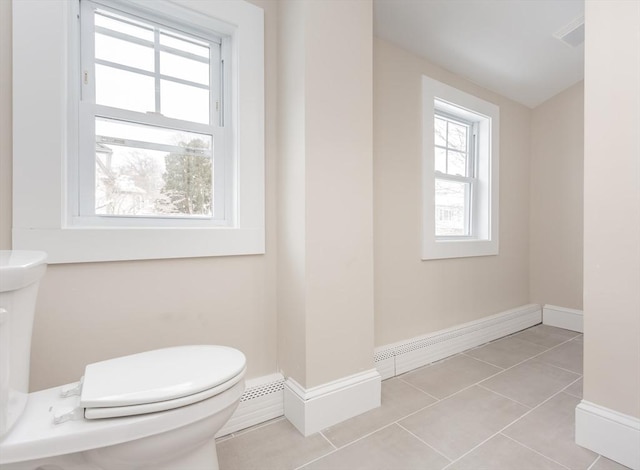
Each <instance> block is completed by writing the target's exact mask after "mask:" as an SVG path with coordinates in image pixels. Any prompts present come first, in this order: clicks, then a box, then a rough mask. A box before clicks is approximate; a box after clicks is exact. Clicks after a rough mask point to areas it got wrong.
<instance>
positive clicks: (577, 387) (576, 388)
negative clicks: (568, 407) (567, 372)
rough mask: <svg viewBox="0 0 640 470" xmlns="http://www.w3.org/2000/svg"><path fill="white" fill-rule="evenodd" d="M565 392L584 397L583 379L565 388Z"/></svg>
mask: <svg viewBox="0 0 640 470" xmlns="http://www.w3.org/2000/svg"><path fill="white" fill-rule="evenodd" d="M563 391H564V393H568V394H569V395H571V396H574V397H576V398H580V399H581V398H582V379H580V380H578V381H577V382H575V383H573V384H571V385H569V386H568V387H567V388H565V389H564V390H563Z"/></svg>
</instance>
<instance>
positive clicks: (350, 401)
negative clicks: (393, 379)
mask: <svg viewBox="0 0 640 470" xmlns="http://www.w3.org/2000/svg"><path fill="white" fill-rule="evenodd" d="M380 387H381V378H380V374H378V372H377V371H376V370H375V369H371V370H368V371H365V372H361V373H359V374H355V375H351V376H349V377H344V378H342V379H339V380H336V381H333V382H329V383H326V384H323V385H319V386H317V387H312V388H309V389H305V388H304V387H302V386H301V385H300V384H299V383H298V382H296V381H295V380H293V379H291V378H288V379H287V380H286V381H285V384H284V415H285V416H286V418H287V419H288V420H289V421H290V422H291V424H293V425H294V426H295V427H296V428H297V429H298V431H300V432H301V433H302V434H303V435H304V436H309V435H311V434H313V433H315V432H318V431H320V430H322V429H324V428H327V427H329V426H333V425H334V424H338V423H340V422H342V421H344V420H347V419H349V418H352V417H354V416H357V415H359V414H362V413H364V412H365V411H369V410H371V409H373V408H377V407H379V406H380V393H381V389H380Z"/></svg>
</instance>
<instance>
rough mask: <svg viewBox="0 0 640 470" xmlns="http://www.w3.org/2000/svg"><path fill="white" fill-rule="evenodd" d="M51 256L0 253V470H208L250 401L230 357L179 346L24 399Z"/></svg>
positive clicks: (238, 362)
mask: <svg viewBox="0 0 640 470" xmlns="http://www.w3.org/2000/svg"><path fill="white" fill-rule="evenodd" d="M46 266H47V265H46V254H45V253H43V252H38V251H18V250H14V251H0V467H1V468H2V469H3V470H99V469H100V470H151V469H153V470H170V469H171V470H205V469H206V470H212V469H214V470H215V469H218V458H217V454H216V446H215V435H216V433H217V432H218V431H219V430H220V429H221V428H222V426H224V424H225V423H226V422H227V421H228V420H229V418H230V417H231V415H232V414H233V412H234V411H235V409H236V407H237V406H238V403H239V402H240V398H241V396H242V393H243V392H244V374H245V370H246V359H245V357H244V355H243V354H242V353H241V352H240V351H238V350H236V349H233V348H229V347H225V346H213V345H193V346H178V347H172V348H164V349H158V350H154V351H147V352H142V353H139V354H133V355H130V356H124V357H119V358H115V359H110V360H106V361H102V362H96V363H93V364H89V365H87V366H86V368H85V372H84V375H83V376H82V378H80V379H79V380H78V382H76V383H72V384H67V385H64V386H60V387H54V388H50V389H47V390H42V391H39V392H34V393H28V389H29V360H30V350H31V331H32V325H33V316H34V311H35V303H36V297H37V293H38V284H39V281H40V279H41V277H42V276H43V275H44V273H45V271H46Z"/></svg>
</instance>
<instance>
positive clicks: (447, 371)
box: [400, 355, 502, 398]
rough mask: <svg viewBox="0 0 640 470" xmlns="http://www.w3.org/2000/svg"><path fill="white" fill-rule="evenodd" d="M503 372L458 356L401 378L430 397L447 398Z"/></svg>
mask: <svg viewBox="0 0 640 470" xmlns="http://www.w3.org/2000/svg"><path fill="white" fill-rule="evenodd" d="M501 370H502V369H500V368H498V367H494V366H492V365H490V364H486V363H484V362H481V361H477V360H476V359H473V358H472V357H468V356H465V355H458V356H453V357H452V358H449V359H446V360H444V361H441V362H438V363H436V364H433V365H430V366H426V367H421V368H420V369H417V370H415V371H413V372H409V373H407V374H404V375H401V376H400V378H401V379H402V380H404V381H405V382H408V383H410V384H411V385H415V386H416V387H418V388H419V389H421V390H424V391H425V392H427V393H428V394H429V395H433V396H434V397H436V398H445V397H448V396H449V395H451V394H452V393H455V392H458V391H460V390H462V389H463V388H465V387H468V386H469V385H473V384H474V383H476V382H478V381H479V380H482V379H485V378H487V377H490V376H492V375H494V374H496V373H498V372H500V371H501Z"/></svg>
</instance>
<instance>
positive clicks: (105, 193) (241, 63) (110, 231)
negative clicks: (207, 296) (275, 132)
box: [13, 0, 264, 263]
mask: <svg viewBox="0 0 640 470" xmlns="http://www.w3.org/2000/svg"><path fill="white" fill-rule="evenodd" d="M13 16H14V21H13V27H14V51H16V52H15V53H14V54H13V71H14V86H13V94H14V96H13V99H14V121H13V124H14V125H13V129H14V198H13V204H14V210H13V215H14V223H13V227H14V229H13V246H14V247H15V248H16V249H40V250H45V251H47V252H48V253H49V260H50V262H53V263H66V262H84V261H113V260H130V259H154V258H180V257H200V256H220V255H241V254H260V253H264V46H263V38H264V28H263V12H262V10H261V9H260V8H259V7H257V6H255V5H253V4H251V3H248V2H244V1H240V0H239V1H236V2H196V3H194V4H191V6H190V8H189V9H187V8H183V7H182V6H181V5H180V4H179V2H165V1H160V0H127V1H124V0H74V1H69V2H42V3H41V4H39V6H38V8H35V9H34V8H31V7H30V6H29V3H28V2H16V3H15V5H14V8H13ZM36 136H37V138H36Z"/></svg>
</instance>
